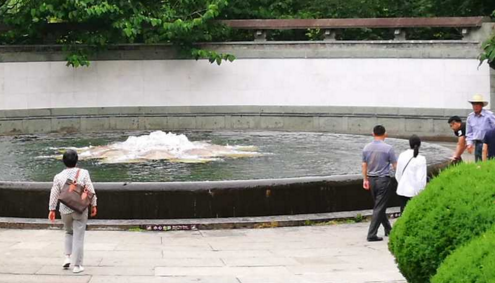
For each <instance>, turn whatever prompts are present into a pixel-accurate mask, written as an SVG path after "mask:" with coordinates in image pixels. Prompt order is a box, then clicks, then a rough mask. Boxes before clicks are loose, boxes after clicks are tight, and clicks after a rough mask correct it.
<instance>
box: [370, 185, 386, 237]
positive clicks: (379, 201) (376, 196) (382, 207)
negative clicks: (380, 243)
mask: <svg viewBox="0 0 495 283" xmlns="http://www.w3.org/2000/svg"><path fill="white" fill-rule="evenodd" d="M369 181H370V191H371V196H372V197H373V201H374V205H373V216H372V218H371V223H370V228H369V230H368V239H369V238H373V237H376V234H377V233H378V228H379V227H380V224H381V225H383V228H385V232H389V231H390V230H392V226H391V225H390V222H389V221H388V218H387V214H386V210H387V204H388V201H389V199H390V197H391V196H392V186H391V185H392V179H391V178H390V177H369Z"/></svg>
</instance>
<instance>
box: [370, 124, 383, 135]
mask: <svg viewBox="0 0 495 283" xmlns="http://www.w3.org/2000/svg"><path fill="white" fill-rule="evenodd" d="M385 132H386V130H385V127H384V126H382V125H376V126H375V127H374V128H373V134H374V135H375V136H377V137H381V136H383V135H385Z"/></svg>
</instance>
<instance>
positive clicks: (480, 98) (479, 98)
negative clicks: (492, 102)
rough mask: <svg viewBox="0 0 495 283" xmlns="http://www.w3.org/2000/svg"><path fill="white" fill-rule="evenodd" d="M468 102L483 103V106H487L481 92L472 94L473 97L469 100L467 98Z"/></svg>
mask: <svg viewBox="0 0 495 283" xmlns="http://www.w3.org/2000/svg"><path fill="white" fill-rule="evenodd" d="M468 101H469V103H483V106H487V105H488V101H486V100H485V99H484V98H483V95H481V94H475V95H473V98H472V99H471V100H468Z"/></svg>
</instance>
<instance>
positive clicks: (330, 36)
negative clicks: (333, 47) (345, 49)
mask: <svg viewBox="0 0 495 283" xmlns="http://www.w3.org/2000/svg"><path fill="white" fill-rule="evenodd" d="M324 40H325V41H335V30H333V29H327V30H325V38H324Z"/></svg>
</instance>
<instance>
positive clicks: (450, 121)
mask: <svg viewBox="0 0 495 283" xmlns="http://www.w3.org/2000/svg"><path fill="white" fill-rule="evenodd" d="M452 122H457V123H462V120H461V118H460V117H459V116H452V117H450V118H449V122H448V123H449V124H450V123H452Z"/></svg>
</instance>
